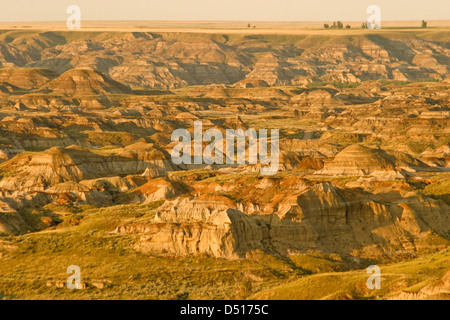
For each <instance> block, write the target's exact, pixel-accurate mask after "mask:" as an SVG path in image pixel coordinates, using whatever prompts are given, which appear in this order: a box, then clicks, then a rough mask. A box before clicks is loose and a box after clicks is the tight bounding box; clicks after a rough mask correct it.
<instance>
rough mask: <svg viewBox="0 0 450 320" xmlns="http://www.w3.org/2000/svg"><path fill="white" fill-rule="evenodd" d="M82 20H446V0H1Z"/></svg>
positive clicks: (41, 16) (0, 11)
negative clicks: (371, 12) (75, 12)
mask: <svg viewBox="0 0 450 320" xmlns="http://www.w3.org/2000/svg"><path fill="white" fill-rule="evenodd" d="M72 4H75V5H78V6H79V7H80V8H81V10H82V11H81V12H82V20H242V21H330V20H357V21H363V20H366V18H367V17H368V14H367V13H366V9H367V7H368V6H369V5H372V4H376V5H379V6H380V7H381V14H382V20H421V19H428V20H448V19H450V0H0V21H4V22H6V21H64V20H66V17H67V16H68V15H67V14H66V8H67V6H68V5H72Z"/></svg>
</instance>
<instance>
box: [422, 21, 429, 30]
mask: <svg viewBox="0 0 450 320" xmlns="http://www.w3.org/2000/svg"><path fill="white" fill-rule="evenodd" d="M427 26H428V23H427V22H426V21H425V20H422V28H426V27H427Z"/></svg>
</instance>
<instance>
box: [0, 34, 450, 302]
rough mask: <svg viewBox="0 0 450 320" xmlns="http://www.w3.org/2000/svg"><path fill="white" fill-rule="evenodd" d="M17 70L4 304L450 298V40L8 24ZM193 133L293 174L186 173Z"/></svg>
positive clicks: (5, 102) (0, 223)
mask: <svg viewBox="0 0 450 320" xmlns="http://www.w3.org/2000/svg"><path fill="white" fill-rule="evenodd" d="M0 67H1V69H0V161H1V163H0V298H3V299H449V298H450V251H449V244H450V145H449V143H450V108H449V103H450V95H449V94H450V72H449V71H450V70H449V68H450V30H449V29H448V28H445V27H439V28H429V29H395V28H392V29H385V30H362V29H358V30H356V29H353V28H352V29H350V30H340V31H336V30H330V31H323V30H316V31H314V30H313V31H311V30H308V31H301V30H297V29H296V30H295V32H279V33H271V32H268V31H267V30H265V31H264V32H259V31H258V29H256V30H245V29H244V30H241V31H239V30H236V29H233V30H231V31H230V32H218V31H217V30H215V31H214V30H212V31H211V30H209V31H208V32H206V31H205V32H200V31H199V30H197V31H196V32H181V31H179V30H178V31H177V30H172V31H171V32H169V31H145V30H143V31H139V32H138V31H126V30H122V31H118V30H115V31H111V30H110V31H103V30H100V31H95V30H94V31H93V30H91V31H87V32H84V31H60V30H52V29H48V30H38V29H18V28H17V29H15V28H11V29H3V30H0ZM194 121H202V123H203V130H207V129H210V128H216V129H219V130H221V131H222V132H225V130H226V129H238V128H240V129H249V128H254V129H279V130H280V170H279V172H278V173H277V174H276V175H273V176H263V175H261V174H260V167H261V165H260V164H257V165H249V164H241V165H215V164H213V165H206V164H205V165H200V164H197V165H194V164H193V165H184V164H182V165H176V164H175V163H173V162H172V159H171V156H170V154H171V150H172V148H173V147H174V146H175V145H176V142H173V141H171V134H172V132H173V131H174V130H176V129H179V128H186V129H188V130H189V131H191V132H192V131H193V124H194ZM70 265H77V266H79V267H80V268H81V275H82V281H83V290H73V291H70V290H68V289H67V288H66V287H65V283H66V279H67V277H68V276H69V275H68V274H67V273H66V269H67V267H68V266H70ZM370 265H379V266H380V267H381V272H382V280H381V281H382V288H381V289H380V290H369V289H368V288H367V286H366V280H367V277H368V275H367V274H366V268H367V267H368V266H370Z"/></svg>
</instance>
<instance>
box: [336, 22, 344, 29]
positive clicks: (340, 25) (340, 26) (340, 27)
mask: <svg viewBox="0 0 450 320" xmlns="http://www.w3.org/2000/svg"><path fill="white" fill-rule="evenodd" d="M337 27H338V28H339V29H342V28H343V27H344V24H343V23H342V22H340V21H338V22H337Z"/></svg>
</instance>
